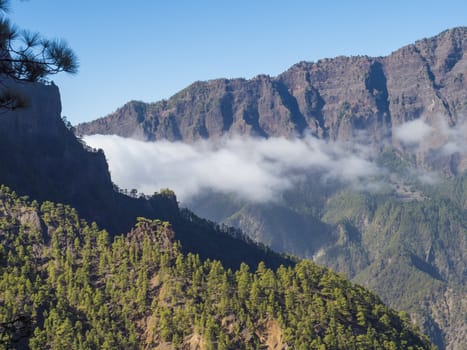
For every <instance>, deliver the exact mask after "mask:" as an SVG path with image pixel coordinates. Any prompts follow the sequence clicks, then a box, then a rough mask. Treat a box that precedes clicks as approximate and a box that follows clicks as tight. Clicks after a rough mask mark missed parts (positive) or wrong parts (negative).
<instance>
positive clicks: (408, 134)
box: [393, 119, 433, 145]
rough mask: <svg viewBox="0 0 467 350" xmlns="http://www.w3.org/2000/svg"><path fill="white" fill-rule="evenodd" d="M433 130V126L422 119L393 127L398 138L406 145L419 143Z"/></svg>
mask: <svg viewBox="0 0 467 350" xmlns="http://www.w3.org/2000/svg"><path fill="white" fill-rule="evenodd" d="M432 132H433V128H432V127H431V126H430V125H428V124H427V123H425V122H424V121H423V120H422V119H415V120H411V121H409V122H407V123H404V124H402V125H399V126H397V127H395V128H394V129H393V134H394V137H395V138H396V139H398V140H399V141H401V142H402V143H404V144H406V145H418V144H420V143H421V142H422V141H423V140H424V139H426V138H427V137H428V136H429V135H430V134H431V133H432Z"/></svg>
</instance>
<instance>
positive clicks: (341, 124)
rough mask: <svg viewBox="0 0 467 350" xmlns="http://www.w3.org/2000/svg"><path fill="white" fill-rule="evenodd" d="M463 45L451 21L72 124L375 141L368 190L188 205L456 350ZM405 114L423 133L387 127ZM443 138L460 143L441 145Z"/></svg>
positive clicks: (460, 327) (461, 257) (172, 133)
mask: <svg viewBox="0 0 467 350" xmlns="http://www.w3.org/2000/svg"><path fill="white" fill-rule="evenodd" d="M466 51H467V28H465V27H461V28H454V29H451V30H447V31H444V32H442V33H440V34H439V35H437V36H435V37H432V38H428V39H423V40H420V41H417V42H416V43H414V44H410V45H407V46H405V47H403V48H401V49H399V50H396V51H394V52H393V53H391V54H390V55H388V56H386V57H366V56H359V57H337V58H333V59H323V60H320V61H318V62H301V63H298V64H296V65H294V66H292V67H291V68H290V69H289V70H287V71H286V72H284V73H282V74H280V75H279V76H277V77H269V76H265V75H260V76H257V77H255V78H253V79H250V80H246V79H231V80H228V79H217V80H211V81H207V82H196V83H194V84H192V85H191V86H189V87H187V88H186V89H184V90H182V91H180V92H179V93H177V94H176V95H174V96H173V97H171V98H170V99H168V100H166V101H160V102H156V103H143V102H137V101H132V102H129V103H128V104H126V105H125V106H123V107H122V108H120V109H119V110H117V111H116V112H114V113H112V114H110V115H108V116H107V117H105V118H101V119H98V120H96V121H93V122H89V123H85V124H82V125H78V126H77V129H76V130H77V133H78V134H79V135H88V134H96V133H99V134H117V135H120V136H124V137H133V138H138V139H143V140H148V141H156V140H161V139H168V140H172V141H175V140H181V141H184V142H187V143H193V142H196V141H197V140H201V139H209V140H216V139H218V138H221V137H228V136H232V135H238V134H240V135H252V136H255V137H264V138H270V137H276V136H284V137H287V138H295V137H302V136H303V135H306V134H308V133H311V134H312V135H313V136H314V137H317V138H320V139H323V140H325V141H326V142H329V143H330V144H331V143H334V142H337V143H343V142H349V141H350V142H352V144H359V145H364V147H367V148H370V149H372V151H373V152H374V159H373V160H374V162H375V163H376V164H378V166H380V167H382V168H384V169H386V170H387V172H386V173H385V174H382V175H381V176H380V178H378V179H377V181H378V182H379V183H384V184H385V186H383V187H382V188H380V190H379V191H376V192H374V191H369V190H365V189H364V188H363V189H362V188H358V189H355V188H354V187H352V186H348V185H346V184H341V183H334V182H333V183H329V182H328V183H325V184H323V182H322V181H319V179H317V177H316V176H314V175H315V174H309V176H307V177H306V178H304V179H303V181H301V182H300V183H298V184H297V186H296V187H295V188H293V189H290V190H287V191H285V192H284V193H283V194H282V196H281V198H279V200H277V201H274V202H272V203H266V204H264V203H260V204H258V203H252V202H249V201H246V200H241V199H239V198H238V197H236V196H231V195H229V194H225V193H214V192H208V191H206V192H204V193H202V194H200V195H199V196H198V197H196V198H192V199H191V200H190V201H189V202H188V203H186V205H187V206H189V207H190V208H191V209H193V210H194V211H195V212H196V213H198V214H199V215H201V216H203V217H207V218H210V219H212V220H215V221H218V222H223V223H227V224H229V225H234V226H237V227H239V228H241V229H242V230H243V231H244V232H245V233H247V234H248V235H249V236H250V237H252V238H253V239H254V240H257V241H259V242H262V243H265V244H267V245H270V246H271V247H273V248H274V249H277V250H279V251H283V252H289V253H293V254H297V255H299V256H301V257H309V258H312V259H314V260H315V261H317V262H319V263H321V264H325V265H327V266H330V267H332V268H333V269H335V270H336V271H341V272H344V273H345V274H347V275H348V276H349V277H350V278H352V279H354V281H358V282H359V283H362V284H365V285H367V286H370V287H371V288H372V289H373V290H375V291H377V292H378V293H379V294H380V295H381V296H382V298H383V300H384V301H385V302H387V303H389V304H390V305H391V306H393V307H395V308H398V309H403V310H406V311H408V312H409V313H410V314H411V316H412V317H413V319H414V320H417V322H418V324H420V325H421V326H422V328H423V329H424V331H425V332H426V333H427V334H429V335H430V337H431V339H432V340H433V341H434V342H435V343H436V344H437V345H438V346H439V347H440V348H441V349H443V348H447V349H462V347H463V345H464V344H465V340H466V339H467V326H466V324H465V315H466V314H467V302H466V299H465V288H466V286H465V283H466V279H465V276H466V264H465V263H466V261H467V259H466V256H465V252H466V251H467V242H466V238H467V222H466V220H467V214H466V211H467V190H466V189H467V175H466V170H467V149H466V146H467V142H466V136H465V132H466V130H465V126H466V125H467V124H466V118H467V85H466V81H465V79H466V78H465V75H466V74H467V56H466V55H465V52H466ZM411 121H421V122H422V124H418V125H419V126H420V125H426V126H429V127H430V128H431V129H432V130H433V132H432V133H431V134H430V135H427V136H426V137H424V138H423V140H422V141H420V143H416V144H414V143H411V142H404V140H402V139H401V138H400V137H397V130H398V128H401V127H402V126H404V125H406V124H407V123H408V122H411ZM418 131H419V130H418V129H412V132H413V133H417V132H418ZM453 135H455V138H456V142H457V147H454V148H451V149H450V151H449V152H447V151H446V146H448V145H451V146H452V144H450V142H451V141H452V138H453V137H454V136H453ZM450 138H451V139H450ZM459 145H460V146H459ZM424 176H425V177H424Z"/></svg>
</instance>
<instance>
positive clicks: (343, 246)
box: [186, 175, 467, 349]
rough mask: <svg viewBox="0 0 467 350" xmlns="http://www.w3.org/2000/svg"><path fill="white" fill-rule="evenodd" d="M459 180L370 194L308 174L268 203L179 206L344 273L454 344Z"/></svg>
mask: <svg viewBox="0 0 467 350" xmlns="http://www.w3.org/2000/svg"><path fill="white" fill-rule="evenodd" d="M466 185H467V175H464V176H460V177H458V178H453V179H449V180H443V181H442V182H438V183H435V184H433V185H426V184H421V183H417V182H416V181H414V182H412V183H410V184H404V185H399V186H400V187H399V188H396V189H391V188H390V186H388V190H387V191H383V192H376V193H372V192H368V191H364V190H363V191H362V190H355V189H352V188H351V187H342V186H340V187H337V186H331V185H329V184H328V186H326V185H324V184H323V183H322V182H321V181H320V180H313V179H312V178H308V179H306V180H305V181H303V182H302V183H300V184H298V185H297V186H296V187H295V188H293V189H291V190H288V191H286V192H285V193H284V194H283V196H282V197H281V200H280V201H277V202H274V203H265V204H261V203H259V204H258V203H251V202H248V201H245V200H244V201H241V200H239V199H238V198H236V199H235V198H232V197H231V196H229V195H222V194H217V195H215V194H212V193H205V194H203V195H199V196H198V197H196V198H193V199H192V200H191V201H190V202H188V203H186V205H188V206H189V207H190V208H192V209H193V210H194V211H195V212H196V213H197V214H199V215H202V216H205V217H209V218H212V219H214V220H217V221H219V222H223V223H225V224H228V225H233V226H236V227H239V228H241V229H242V230H243V231H244V232H246V233H248V234H249V235H250V236H251V237H252V238H253V239H255V240H257V241H259V242H264V243H266V244H268V245H269V246H271V247H272V248H273V249H275V250H277V251H283V252H289V253H293V254H296V255H298V256H300V257H307V258H310V259H313V260H314V261H315V262H317V263H319V264H322V265H325V266H328V267H331V268H333V269H334V270H335V271H340V272H343V273H345V274H346V275H347V276H348V277H349V278H351V279H352V280H354V281H356V282H358V283H360V284H362V285H365V286H368V287H370V288H371V289H372V290H374V291H376V292H377V293H378V295H380V296H381V297H382V298H383V300H384V301H385V302H386V303H388V304H389V305H391V306H393V307H395V308H398V309H401V310H405V311H407V312H409V313H410V314H411V315H412V317H414V318H416V319H417V320H419V324H420V325H422V328H423V329H424V331H425V332H426V333H427V334H429V335H430V337H431V338H432V340H433V341H435V342H436V343H437V345H438V346H439V347H440V348H448V349H462V346H463V344H464V343H465V339H466V338H467V326H466V324H465V321H464V316H465V315H466V314H467V304H466V299H465V296H464V294H465V289H466V280H465V276H466V273H467V265H466V261H467V256H466V252H467V221H466V220H467V215H466V210H467V207H466V203H467V202H466V200H467V190H466V189H467V187H466Z"/></svg>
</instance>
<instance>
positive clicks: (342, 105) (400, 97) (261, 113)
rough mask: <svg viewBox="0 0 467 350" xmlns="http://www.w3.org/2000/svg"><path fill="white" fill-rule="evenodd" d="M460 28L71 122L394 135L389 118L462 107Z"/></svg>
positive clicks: (210, 134)
mask: <svg viewBox="0 0 467 350" xmlns="http://www.w3.org/2000/svg"><path fill="white" fill-rule="evenodd" d="M466 49H467V28H466V27H462V28H455V29H452V30H448V31H445V32H442V33H441V34H439V35H438V36H436V37H433V38H430V39H424V40H420V41H417V42H416V43H415V44H412V45H408V46H406V47H403V48H401V49H399V50H397V51H395V52H394V53H392V54H391V55H389V56H387V57H378V58H373V57H362V56H361V57H337V58H334V59H324V60H320V61H318V62H316V63H309V62H301V63H298V64H296V65H294V66H292V67H291V68H290V69H289V70H287V71H286V72H284V73H283V74H281V75H279V76H277V77H274V78H273V77H269V76H264V75H262V76H257V77H255V78H253V79H251V80H245V79H232V80H227V79H218V80H211V81H206V82H196V83H194V84H192V85H190V86H189V87H187V88H186V89H184V90H182V91H180V92H179V93H177V94H176V95H174V96H173V97H171V98H170V99H169V100H167V101H161V102H157V103H149V104H146V103H142V102H135V101H132V102H129V103H128V104H126V105H125V106H123V107H122V108H120V109H118V110H117V111H116V112H114V113H112V114H110V115H108V116H107V117H105V118H102V119H98V120H96V121H93V122H90V123H84V124H81V125H79V126H78V127H77V132H78V134H80V135H85V134H97V133H99V134H117V135H120V136H126V137H131V136H134V137H139V138H143V139H146V140H157V139H168V140H183V141H185V142H193V141H195V140H198V139H203V138H215V137H220V136H222V135H224V134H246V135H255V136H262V137H270V136H287V137H293V136H295V135H300V134H301V133H302V132H303V131H304V130H311V132H312V133H313V134H315V135H316V136H318V137H320V138H329V139H338V140H346V139H351V138H354V137H356V136H357V135H359V134H360V132H361V130H365V131H366V132H367V133H368V135H369V139H370V140H373V141H379V140H381V137H382V136H388V137H389V139H390V140H391V141H393V142H394V143H395V144H396V143H397V142H396V141H395V140H392V139H391V130H392V129H391V128H392V127H394V126H398V125H400V124H402V123H404V122H406V121H409V120H413V119H416V118H423V120H425V121H427V122H428V123H433V122H434V120H436V119H439V118H442V119H443V120H444V121H446V122H447V124H448V125H450V126H454V125H456V123H458V121H459V118H460V116H462V115H465V114H466V112H467V102H466V101H467V89H466V81H465V77H464V75H465V72H466V69H467V57H465V55H464V53H465V51H466Z"/></svg>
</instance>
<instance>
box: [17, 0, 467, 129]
mask: <svg viewBox="0 0 467 350" xmlns="http://www.w3.org/2000/svg"><path fill="white" fill-rule="evenodd" d="M466 13H467V1H465V0H444V1H439V0H438V1H432V0H391V1H389V0H387V1H350V0H348V1H344V0H341V1H339V0H334V1H332V0H328V1H318V0H316V1H314V0H309V1H305V0H287V1H285V0H283V1H278V0H256V1H255V0H236V1H223V0H191V1H189V0H184V1H182V0H171V1H160V0H144V1H143V0H132V1H121V0H97V1H96V0H94V1H90V0H81V1H77V0H74V1H72V0H68V1H64V0H47V1H40V0H29V1H19V0H12V4H11V12H10V18H11V20H12V21H13V22H14V23H16V24H17V25H18V26H20V27H21V28H24V29H29V30H33V31H38V32H40V33H41V34H43V35H44V36H46V37H48V38H63V39H66V41H67V42H68V43H69V45H70V46H71V47H72V48H73V49H74V50H75V52H76V54H77V55H78V57H79V60H80V71H79V73H78V74H77V75H76V76H68V75H66V74H60V75H57V76H54V77H52V79H53V80H54V82H55V83H56V84H57V85H58V86H59V87H60V91H61V96H62V114H63V115H65V116H67V117H68V119H69V120H70V121H71V122H72V123H73V124H76V123H78V122H81V121H88V120H92V119H96V118H98V117H102V116H105V115H106V114H108V113H111V112H113V111H114V110H116V109H117V108H118V107H121V106H122V105H123V104H124V103H126V102H128V101H130V100H142V101H146V102H154V101H158V100H160V99H164V98H165V99H166V98H169V97H170V96H171V95H173V94H174V93H176V92H177V91H179V90H181V89H183V88H184V87H186V86H187V85H189V84H191V83H192V82H194V81H196V80H208V79H214V78H221V77H225V78H236V77H243V78H251V77H254V76H256V75H258V74H269V75H271V76H274V75H277V74H279V73H281V72H283V71H284V70H286V69H288V68H289V67H290V66H291V65H293V64H295V63H297V62H299V61H303V60H306V61H317V60H318V59H321V58H326V57H327V58H331V57H335V56H338V55H369V56H383V55H387V54H389V53H391V52H392V51H394V50H396V49H398V48H399V47H401V46H404V45H407V44H410V43H412V42H414V41H415V40H418V39H422V38H425V37H430V36H433V35H436V34H438V33H439V32H441V31H443V30H445V29H449V28H452V27H456V26H465V25H467V19H466V18H467V17H466V15H465V14H466Z"/></svg>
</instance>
